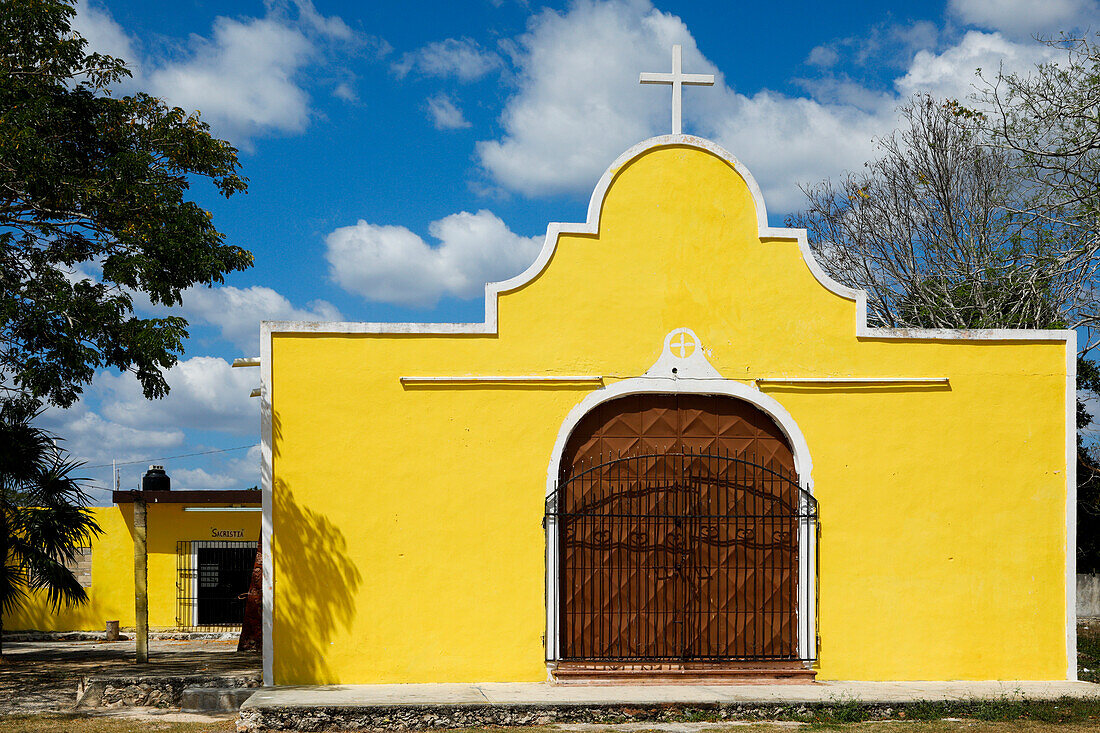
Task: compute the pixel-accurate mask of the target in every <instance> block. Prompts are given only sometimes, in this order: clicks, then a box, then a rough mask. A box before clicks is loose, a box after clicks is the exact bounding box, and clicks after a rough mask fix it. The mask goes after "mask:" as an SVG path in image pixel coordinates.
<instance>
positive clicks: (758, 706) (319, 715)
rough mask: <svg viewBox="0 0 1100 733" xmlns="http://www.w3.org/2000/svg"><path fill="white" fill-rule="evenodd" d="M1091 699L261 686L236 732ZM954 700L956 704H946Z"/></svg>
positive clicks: (1095, 692) (1040, 692) (829, 688)
mask: <svg viewBox="0 0 1100 733" xmlns="http://www.w3.org/2000/svg"><path fill="white" fill-rule="evenodd" d="M1062 697H1075V698H1089V699H1100V685H1093V684H1089V683H1087V682H816V683H812V684H799V685H792V684H742V685H714V684H705V685H682V684H680V685H654V684H643V685H560V684H552V683H551V684H548V683H539V682H532V683H478V684H438V685H429V684H393V685H322V686H317V687H307V686H299V687H265V688H262V689H260V690H257V691H256V694H254V695H253V696H252V697H250V698H249V699H248V701H247V702H246V703H244V705H242V706H241V710H240V715H239V717H238V719H237V730H238V731H249V732H250V733H251V732H258V731H278V730H342V731H352V730H370V731H375V732H377V731H401V732H404V731H409V730H426V729H436V728H482V727H487V726H521V725H540V726H545V725H550V724H552V723H594V722H617V723H621V722H632V721H634V722H646V721H659V720H666V721H667V720H669V719H676V717H677V716H685V717H686V716H697V715H698V713H700V712H703V713H705V714H706V715H707V716H710V717H714V718H715V719H719V720H746V721H759V720H774V719H777V718H778V719H790V720H800V719H801V720H805V719H807V718H808V716H809V714H810V711H811V710H813V709H823V710H829V709H837V708H842V709H843V708H846V707H847V706H851V705H859V706H860V707H861V708H863V709H865V711H866V712H867V713H868V714H869V715H871V717H890V716H892V715H894V714H895V713H896V711H897V710H898V709H899V708H902V707H904V706H906V705H922V706H926V705H927V704H928V703H930V702H934V703H937V704H939V705H941V706H943V710H944V715H945V716H948V714H949V713H950V714H951V715H950V717H956V714H957V713H958V714H961V713H966V717H970V713H969V712H968V710H969V709H968V708H967V707H966V706H967V705H972V704H974V703H975V701H982V700H1006V699H1011V700H1013V701H1014V702H1026V701H1029V700H1057V699H1059V698H1062ZM952 705H954V706H956V708H952V707H951V706H952Z"/></svg>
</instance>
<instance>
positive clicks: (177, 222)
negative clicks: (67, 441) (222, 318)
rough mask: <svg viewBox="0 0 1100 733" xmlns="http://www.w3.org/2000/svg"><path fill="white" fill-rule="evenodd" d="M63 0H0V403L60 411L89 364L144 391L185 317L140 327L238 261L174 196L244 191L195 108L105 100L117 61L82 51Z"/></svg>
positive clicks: (149, 389) (152, 385) (199, 215)
mask: <svg viewBox="0 0 1100 733" xmlns="http://www.w3.org/2000/svg"><path fill="white" fill-rule="evenodd" d="M74 14H75V11H74V8H73V5H72V3H71V2H65V1H63V0H0V397H3V398H6V399H9V400H11V399H20V398H22V397H27V396H29V397H31V398H33V399H36V400H41V401H48V402H50V403H53V404H55V405H59V406H62V407H67V406H69V405H71V404H72V403H73V402H74V401H76V399H78V398H79V396H80V394H81V392H82V389H83V387H84V386H85V385H86V384H87V383H88V382H89V381H90V380H91V379H92V377H93V376H94V375H95V372H96V370H97V369H100V368H110V367H113V368H117V369H120V370H127V371H130V372H132V373H133V374H134V375H135V376H136V377H137V379H138V381H139V382H140V383H141V386H142V389H143V391H144V393H145V396H146V397H149V398H155V397H161V396H163V395H164V394H166V393H167V391H168V385H167V383H166V381H165V379H164V370H166V369H168V368H169V367H171V366H172V365H173V364H174V363H175V362H176V360H177V359H178V355H179V354H180V353H181V351H182V341H183V339H184V338H185V337H186V336H187V330H186V327H187V322H186V321H185V320H184V319H183V318H180V317H178V316H168V317H164V318H141V317H138V316H137V315H135V313H134V308H133V299H134V296H135V294H139V293H140V294H143V295H144V296H146V297H148V299H149V300H150V301H151V302H152V303H154V304H159V305H164V306H173V305H177V304H179V303H180V302H181V293H182V291H183V290H184V289H186V288H188V287H190V286H192V285H195V284H208V285H210V284H213V283H217V282H221V281H222V279H223V276H224V274H225V273H227V272H232V271H235V270H242V269H245V268H247V267H249V266H251V264H252V256H251V254H250V253H249V252H247V251H246V250H244V249H241V248H240V247H236V246H232V245H229V244H227V243H226V242H225V238H224V236H223V235H222V234H221V233H220V232H219V231H218V230H217V229H216V228H215V227H214V224H213V222H212V220H211V216H210V214H209V213H208V212H207V211H205V210H203V209H202V208H201V207H200V206H198V205H197V204H195V203H194V202H192V201H189V200H187V198H186V194H187V193H188V189H189V187H190V184H191V182H192V181H194V180H196V179H204V178H205V179H208V180H209V181H211V182H212V183H213V185H214V186H215V187H216V189H217V190H218V191H219V192H220V193H221V194H223V195H225V196H227V197H228V196H231V195H232V194H234V193H237V192H239V191H244V190H245V188H246V179H244V178H242V177H241V176H240V175H238V168H239V164H238V160H237V151H236V149H235V148H233V147H232V146H231V145H230V144H229V143H227V142H224V141H222V140H218V139H216V138H214V137H213V136H212V135H211V134H210V130H209V127H208V126H207V125H206V124H205V123H204V122H202V121H201V120H200V118H199V116H198V114H197V113H194V114H189V113H187V112H185V111H184V110H182V109H179V108H177V107H171V106H169V105H166V104H165V103H164V102H162V101H161V100H159V99H156V98H155V97H152V96H149V95H147V94H142V93H136V94H132V95H127V96H116V94H115V93H114V92H113V89H114V88H116V87H117V85H118V83H119V82H120V80H123V79H124V78H125V77H128V76H129V75H130V72H129V71H128V70H127V69H126V66H125V64H124V62H123V61H122V60H120V59H117V58H113V57H109V56H105V55H102V54H98V53H89V52H88V50H87V48H86V42H85V40H84V39H83V38H81V37H80V35H79V34H77V33H75V32H74V31H73V30H72V27H71V25H70V23H71V20H72V17H73V15H74Z"/></svg>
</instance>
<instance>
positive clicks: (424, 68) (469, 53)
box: [393, 38, 502, 82]
mask: <svg viewBox="0 0 1100 733" xmlns="http://www.w3.org/2000/svg"><path fill="white" fill-rule="evenodd" d="M501 65H502V62H501V58H500V56H498V55H497V54H495V53H493V52H491V51H486V50H485V49H483V48H482V47H481V46H479V45H478V44H477V42H476V41H473V40H471V39H469V38H448V39H446V40H443V41H436V42H435V43H429V44H428V45H427V46H424V47H423V48H420V49H418V50H416V51H414V52H412V53H407V54H405V55H403V56H402V57H401V59H400V60H399V61H397V62H396V63H395V64H393V70H394V73H396V74H397V75H398V76H399V77H402V78H403V77H405V76H406V75H407V74H408V73H409V72H410V71H412V70H414V69H415V70H416V71H418V72H419V73H421V74H423V75H424V76H438V77H454V78H456V79H458V80H460V81H464V82H471V81H476V80H478V79H480V78H481V77H483V76H485V75H486V74H488V73H489V72H491V71H495V70H496V69H499V68H500V67H501Z"/></svg>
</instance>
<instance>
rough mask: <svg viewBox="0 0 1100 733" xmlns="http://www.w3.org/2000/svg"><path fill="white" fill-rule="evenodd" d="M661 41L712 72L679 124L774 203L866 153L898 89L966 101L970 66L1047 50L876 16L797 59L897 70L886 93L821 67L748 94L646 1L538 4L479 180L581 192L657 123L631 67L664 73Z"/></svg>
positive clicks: (658, 102)
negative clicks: (795, 87)
mask: <svg viewBox="0 0 1100 733" xmlns="http://www.w3.org/2000/svg"><path fill="white" fill-rule="evenodd" d="M673 43H679V44H681V45H682V46H683V55H684V56H683V57H684V69H685V71H688V72H693V73H713V74H715V78H716V84H715V86H714V87H712V88H709V89H705V88H704V89H692V90H686V91H685V93H684V130H685V132H689V133H696V134H700V135H703V136H705V137H709V138H712V139H714V140H715V141H717V142H718V143H720V144H722V145H723V146H724V147H726V148H727V149H729V150H730V152H732V153H733V154H734V155H735V156H736V157H738V158H739V159H740V160H742V161H744V162H745V164H746V165H747V166H748V168H749V169H750V170H751V171H752V173H753V175H754V176H755V177H756V179H757V181H758V182H759V183H760V185H761V188H762V189H763V191H764V196H765V200H766V201H767V202H768V204H769V207H770V209H771V211H772V212H773V213H783V212H785V211H791V210H793V209H796V208H798V207H799V206H800V205H801V204H802V202H803V196H802V194H801V193H800V192H799V190H798V188H797V184H799V183H806V182H816V181H818V180H821V179H823V178H826V177H829V176H836V175H838V174H839V173H841V172H842V171H844V170H846V169H848V170H852V169H856V168H858V167H860V166H861V165H862V164H863V163H864V162H865V161H866V160H869V159H871V158H873V157H874V156H875V155H876V150H875V148H874V139H875V138H880V137H882V136H885V135H888V134H889V133H890V132H891V131H892V130H893V129H894V128H895V126H896V124H897V119H898V117H897V107H898V106H899V105H900V104H901V103H902V102H903V101H904V98H905V97H906V96H908V95H910V94H913V93H916V92H931V93H934V94H938V95H941V96H949V97H957V98H963V99H965V98H966V97H968V96H969V94H970V93H971V84H972V82H973V80H974V71H975V69H976V68H978V67H982V68H983V69H985V70H987V71H992V72H993V73H995V72H996V69H997V68H998V63H999V62H1000V61H1002V60H1003V61H1004V63H1005V65H1006V69H1009V70H1011V69H1019V70H1026V69H1027V68H1028V67H1030V66H1031V65H1032V64H1034V63H1035V62H1036V61H1039V60H1042V59H1046V58H1050V57H1051V56H1052V54H1053V53H1054V52H1053V51H1051V50H1050V49H1047V48H1046V47H1043V46H1040V45H1039V44H1036V43H1034V42H1014V41H1012V40H1009V39H1007V38H1006V37H1004V36H1003V35H1001V34H998V33H983V32H978V31H971V32H968V33H966V34H965V35H964V36H963V37H962V38H961V39H960V40H959V41H958V42H957V43H955V44H954V45H948V46H946V47H943V48H942V49H940V51H939V52H934V51H932V50H929V48H930V47H933V46H935V45H936V44H938V43H940V33H939V29H937V28H936V27H935V26H933V25H932V24H930V23H927V22H920V23H913V24H909V25H882V26H876V27H875V28H873V29H872V30H871V31H870V32H869V34H868V36H866V37H865V38H862V39H856V38H849V39H842V40H840V41H836V42H834V43H832V44H826V45H824V46H820V47H818V49H815V51H814V52H812V53H811V57H810V59H809V60H808V61H812V62H813V63H816V64H818V65H819V66H827V65H828V64H829V63H830V62H832V61H833V59H834V57H833V53H836V54H837V57H839V56H840V55H841V53H842V52H843V53H844V54H847V55H851V56H853V59H854V61H855V62H856V63H858V64H864V65H867V66H876V67H877V68H881V67H884V66H885V67H889V66H894V67H897V68H899V73H898V77H897V79H896V82H895V89H894V90H893V91H892V92H889V91H881V90H878V91H876V90H874V89H871V88H868V87H867V86H864V85H861V84H859V83H858V82H856V81H854V80H852V79H850V78H847V77H843V76H831V75H829V74H828V73H826V74H825V75H824V76H823V77H822V78H818V79H814V80H802V81H800V82H799V83H801V84H802V85H803V86H804V87H805V88H806V89H807V90H808V91H809V94H808V95H806V96H791V95H787V94H781V93H778V92H773V91H769V90H761V91H759V92H756V93H753V94H751V95H746V94H742V93H738V92H737V91H735V90H733V89H731V88H729V87H728V86H726V84H725V80H724V78H723V77H722V75H721V73H719V72H718V70H717V69H716V68H715V67H714V65H713V64H712V63H711V62H710V61H708V60H707V59H706V58H705V57H704V56H703V55H702V54H701V53H700V51H699V49H698V48H697V47H696V44H695V40H694V38H693V37H692V35H691V33H690V32H689V30H688V29H687V28H686V26H685V25H684V24H683V22H682V21H681V20H680V19H679V18H678V17H676V16H674V15H670V14H667V13H663V12H661V11H659V10H657V9H655V8H654V7H653V6H652V5H651V4H650V3H649V2H648V0H611V1H610V2H595V1H594V0H578V2H575V3H574V4H572V5H571V6H570V9H569V10H568V11H567V12H556V11H552V10H546V11H543V12H542V13H540V14H539V15H537V16H536V17H535V18H534V19H533V20H532V21H531V23H530V26H529V31H528V33H526V34H525V35H524V36H522V37H521V38H520V39H518V42H517V43H516V44H515V53H514V56H513V62H514V63H515V65H516V67H517V70H518V73H517V78H516V81H517V88H516V91H515V93H514V94H513V95H512V96H511V97H510V98H509V99H508V100H507V101H506V103H505V106H504V109H503V111H502V113H501V117H500V122H501V128H502V130H503V134H502V135H501V137H499V138H497V139H494V140H483V141H481V142H479V143H478V147H477V151H478V157H479V161H480V164H481V167H482V168H483V169H484V171H485V173H486V174H487V176H488V177H489V179H490V180H491V182H492V183H493V184H495V185H496V186H497V187H499V188H503V189H506V190H508V191H514V192H519V193H521V194H524V195H527V196H543V195H553V194H562V193H568V194H577V195H582V196H583V195H587V194H588V193H590V192H591V190H592V187H593V185H594V184H595V183H596V181H597V180H598V178H599V176H600V175H601V174H602V173H603V171H604V169H605V168H606V167H607V166H608V165H609V164H610V163H611V162H612V161H613V160H614V159H615V157H617V156H618V155H619V154H620V153H621V152H622V151H624V150H626V149H627V148H629V147H630V146H631V145H633V144H634V143H636V142H638V141H640V140H643V139H645V138H647V137H650V136H652V135H655V134H660V133H665V132H667V131H668V129H669V122H668V114H669V113H668V109H669V107H668V105H669V91H668V88H667V87H641V86H640V85H639V84H638V72H639V71H664V70H667V68H668V66H669V47H670V46H671V45H672V44H673ZM594 68H599V69H600V74H598V75H595V74H593V73H592V69H594Z"/></svg>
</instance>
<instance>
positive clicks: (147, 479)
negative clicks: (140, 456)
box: [141, 466, 172, 491]
mask: <svg viewBox="0 0 1100 733" xmlns="http://www.w3.org/2000/svg"><path fill="white" fill-rule="evenodd" d="M171 488H172V479H170V478H168V474H166V473H165V472H164V466H149V470H148V471H146V472H145V475H144V476H142V477H141V490H142V491H168V490H169V489H171Z"/></svg>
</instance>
